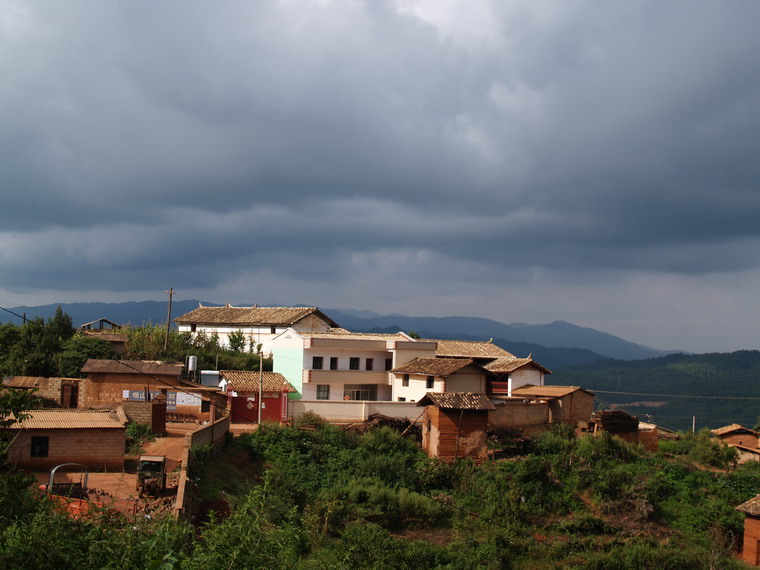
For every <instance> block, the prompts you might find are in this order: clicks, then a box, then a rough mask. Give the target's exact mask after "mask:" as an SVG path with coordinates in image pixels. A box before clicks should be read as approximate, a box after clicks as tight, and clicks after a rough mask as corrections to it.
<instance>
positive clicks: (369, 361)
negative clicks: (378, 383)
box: [365, 358, 373, 370]
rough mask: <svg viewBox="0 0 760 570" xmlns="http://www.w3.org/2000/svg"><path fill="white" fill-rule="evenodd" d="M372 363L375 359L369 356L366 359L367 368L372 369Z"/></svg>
mask: <svg viewBox="0 0 760 570" xmlns="http://www.w3.org/2000/svg"><path fill="white" fill-rule="evenodd" d="M372 365H373V360H372V359H371V358H368V359H367V360H366V366H365V368H366V369H367V370H372Z"/></svg>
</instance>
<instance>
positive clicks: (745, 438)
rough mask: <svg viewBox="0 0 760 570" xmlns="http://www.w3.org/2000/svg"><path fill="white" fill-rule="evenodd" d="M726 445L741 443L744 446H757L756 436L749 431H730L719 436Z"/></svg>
mask: <svg viewBox="0 0 760 570" xmlns="http://www.w3.org/2000/svg"><path fill="white" fill-rule="evenodd" d="M719 439H720V440H721V441H722V442H723V443H726V444H728V445H743V446H744V447H754V448H757V436H755V435H752V434H751V433H731V434H726V435H724V436H721V437H720V438H719Z"/></svg>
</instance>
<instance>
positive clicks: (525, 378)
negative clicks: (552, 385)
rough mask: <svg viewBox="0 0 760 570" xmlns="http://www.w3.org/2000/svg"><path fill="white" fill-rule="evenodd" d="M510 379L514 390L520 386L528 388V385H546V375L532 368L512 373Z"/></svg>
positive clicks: (520, 369) (526, 367)
mask: <svg viewBox="0 0 760 570" xmlns="http://www.w3.org/2000/svg"><path fill="white" fill-rule="evenodd" d="M509 379H510V380H511V381H512V390H515V389H517V388H519V387H520V386H526V385H527V384H533V385H534V386H543V385H544V373H543V372H541V371H540V370H538V369H536V368H531V367H530V366H525V367H524V368H519V369H517V370H515V371H513V372H511V373H510V375H509Z"/></svg>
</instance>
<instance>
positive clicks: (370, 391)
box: [343, 384, 377, 400]
mask: <svg viewBox="0 0 760 570" xmlns="http://www.w3.org/2000/svg"><path fill="white" fill-rule="evenodd" d="M343 399H344V400H377V384H345V385H344V386H343Z"/></svg>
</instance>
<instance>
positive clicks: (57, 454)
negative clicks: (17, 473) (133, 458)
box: [8, 428, 125, 472]
mask: <svg viewBox="0 0 760 570" xmlns="http://www.w3.org/2000/svg"><path fill="white" fill-rule="evenodd" d="M124 432H125V430H124V428H109V429H48V430H42V429H31V430H29V429H25V430H21V431H20V432H19V431H18V430H9V431H8V433H10V435H11V438H13V437H14V436H18V437H16V439H15V440H14V441H13V443H12V444H11V446H10V447H9V449H8V460H9V461H10V462H11V463H15V464H16V465H18V466H19V467H23V468H24V469H29V470H32V471H49V470H50V469H52V468H53V467H55V466H56V465H58V464H60V463H81V464H82V465H85V466H87V467H88V468H89V469H92V470H105V471H119V472H121V471H123V469H124V446H125V435H124ZM33 436H34V437H37V436H41V437H47V438H48V456H47V457H32V456H31V450H32V437H33Z"/></svg>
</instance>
